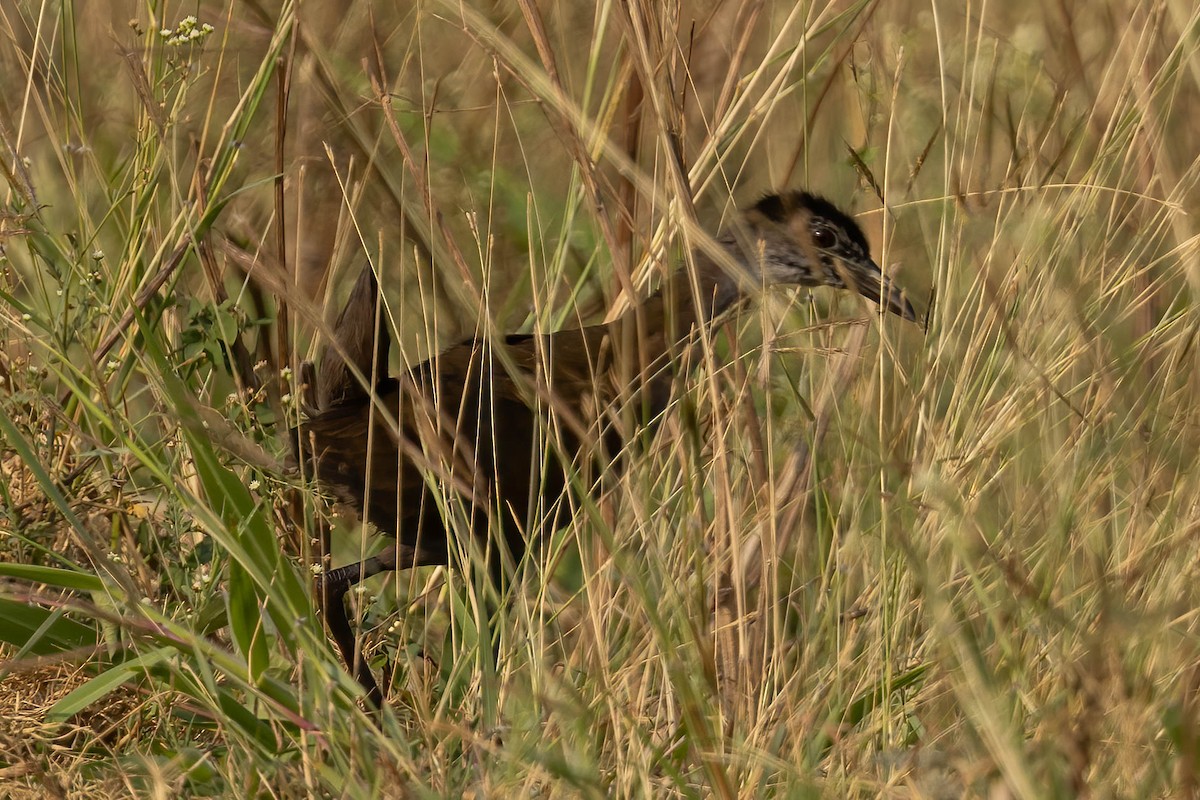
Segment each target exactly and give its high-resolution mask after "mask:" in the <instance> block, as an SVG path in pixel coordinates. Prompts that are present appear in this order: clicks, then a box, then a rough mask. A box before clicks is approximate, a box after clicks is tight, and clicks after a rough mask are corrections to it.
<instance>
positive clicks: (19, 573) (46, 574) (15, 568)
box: [0, 563, 105, 592]
mask: <svg viewBox="0 0 1200 800" xmlns="http://www.w3.org/2000/svg"><path fill="white" fill-rule="evenodd" d="M0 577H5V578H19V579H20V580H23V581H29V582H30V583H45V584H48V585H50V586H58V587H61V588H63V589H77V590H78V591H81V592H103V591H104V590H105V585H104V581H103V580H101V579H100V578H99V577H98V576H96V575H90V574H88V573H86V572H76V571H75V570H71V569H59V568H57V567H42V566H37V565H35V564H4V563H0Z"/></svg>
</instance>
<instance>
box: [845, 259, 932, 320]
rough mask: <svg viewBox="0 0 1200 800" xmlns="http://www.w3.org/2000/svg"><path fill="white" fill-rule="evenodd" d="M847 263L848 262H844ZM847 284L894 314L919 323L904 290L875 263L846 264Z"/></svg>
mask: <svg viewBox="0 0 1200 800" xmlns="http://www.w3.org/2000/svg"><path fill="white" fill-rule="evenodd" d="M843 263H846V262H843ZM846 267H847V268H848V269H847V270H846V271H847V272H848V273H849V275H847V276H846V278H848V279H849V280H847V283H849V284H850V286H851V287H852V288H854V289H855V290H856V291H858V293H859V294H861V295H862V296H863V297H865V298H867V299H868V300H874V301H875V302H876V303H879V305H881V306H883V307H884V308H885V309H887V310H888V311H890V312H892V313H893V314H895V315H897V316H899V317H903V318H904V319H906V320H908V321H909V322H916V321H917V312H916V311H914V310H913V307H912V303H910V302H908V298H907V297H905V296H904V290H903V289H901V288H900V287H899V286H897V285H896V284H895V283H893V282H892V281H891V280H890V279H889V278H888V277H887V276H886V275H884V274H883V270H881V269H880V268H879V265H878V264H876V263H875V262H874V261H871V260H867V261H858V262H849V263H846Z"/></svg>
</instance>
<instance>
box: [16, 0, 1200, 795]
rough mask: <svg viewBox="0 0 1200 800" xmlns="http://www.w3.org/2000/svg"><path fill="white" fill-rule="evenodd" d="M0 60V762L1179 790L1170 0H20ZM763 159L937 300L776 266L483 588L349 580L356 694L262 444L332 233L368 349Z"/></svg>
mask: <svg viewBox="0 0 1200 800" xmlns="http://www.w3.org/2000/svg"><path fill="white" fill-rule="evenodd" d="M191 14H195V15H196V17H198V19H197V20H196V21H195V22H190V21H187V18H188V17H189V15H191ZM0 87H3V91H0V167H2V169H3V177H4V179H5V180H4V182H3V185H2V186H0V198H2V202H3V205H2V206H0V270H2V271H0V337H2V339H0V341H2V343H3V344H2V347H0V412H2V413H0V642H3V644H0V657H2V658H3V659H5V660H3V661H0V795H4V796H13V797H34V796H59V797H89V798H91V797H102V796H123V795H127V794H130V793H136V794H138V795H139V796H140V795H143V794H144V795H145V796H164V797H165V796H175V795H177V794H179V793H181V792H185V793H189V794H214V795H233V794H238V795H242V796H246V797H250V796H272V797H302V796H311V795H317V796H336V797H378V796H385V797H410V796H412V797H417V796H425V797H441V796H445V797H460V796H465V797H480V798H482V797H530V796H540V797H577V796H585V797H605V796H613V797H635V796H636V797H707V796H718V797H734V796H737V797H746V798H759V797H809V796H813V797H816V796H827V797H851V796H852V797H860V796H862V797H870V796H888V797H914V798H916V797H920V798H950V797H960V796H989V797H1008V796H1013V797H1024V798H1041V797H1051V796H1055V797H1058V796H1061V797H1075V796H1098V797H1126V796H1128V797H1167V796H1178V795H1183V796H1193V795H1195V794H1196V793H1197V792H1200V625H1198V622H1197V608H1200V588H1198V587H1200V470H1198V469H1197V464H1196V454H1197V452H1200V379H1198V378H1197V375H1200V370H1198V369H1197V366H1200V365H1198V353H1200V346H1198V345H1197V342H1196V337H1197V326H1198V325H1200V316H1198V315H1197V311H1196V309H1195V308H1193V306H1192V303H1191V294H1192V292H1193V291H1196V290H1197V289H1200V246H1198V243H1200V226H1197V224H1196V215H1197V213H1200V192H1198V191H1197V178H1198V177H1200V156H1198V154H1200V122H1198V121H1197V120H1198V117H1197V114H1196V111H1195V109H1196V108H1197V107H1200V12H1198V11H1197V9H1196V8H1195V4H1194V3H1192V2H1187V1H1185V0H1111V2H1107V3H1093V2H1072V1H1070V0H1066V1H1065V2H1059V3H1035V2H1031V1H1029V0H1022V1H1021V2H1014V3H986V2H985V3H966V4H963V3H950V2H933V3H915V2H882V1H872V0H860V1H859V2H851V1H849V0H847V1H843V2H833V3H831V4H828V5H826V4H824V3H821V2H813V3H809V2H803V3H798V4H792V3H762V2H755V0H726V1H725V2H718V3H714V4H701V3H696V4H691V3H678V2H665V3H658V2H649V0H629V2H620V3H612V2H604V1H603V0H601V2H599V3H596V4H591V3H549V2H543V3H536V2H534V0H509V1H508V2H499V3H490V2H489V3H483V2H475V1H472V2H466V3H459V2H449V0H429V1H428V2H422V3H411V4H410V3H398V4H378V3H359V4H353V3H341V4H334V3H313V2H308V3H295V2H289V1H288V0H285V1H284V2H282V3H276V4H271V3H265V4H263V3H257V2H245V3H243V2H229V3H224V4H222V3H218V2H209V0H200V2H192V3H185V4H169V3H157V2H154V3H148V4H131V5H122V4H112V3H82V2H71V0H58V2H52V1H51V0H15V2H7V3H5V4H2V5H0ZM795 186H805V187H808V188H810V189H812V190H815V191H818V192H820V193H823V194H826V195H828V196H830V197H831V198H832V199H834V200H835V201H836V202H838V203H839V204H842V205H843V206H846V207H848V208H851V209H852V210H853V211H855V212H856V213H858V214H859V219H860V220H861V222H862V224H863V226H864V228H865V229H866V230H867V232H868V235H869V237H870V238H871V240H872V242H873V244H874V251H875V255H876V258H877V260H878V261H880V263H883V264H885V265H886V266H887V268H888V269H889V271H891V272H892V273H893V274H895V275H896V276H897V279H898V280H899V281H900V282H901V283H902V284H904V285H905V286H906V287H907V288H908V291H909V294H910V296H911V297H913V298H914V299H915V300H917V304H918V305H919V306H920V307H921V309H922V310H923V311H924V310H925V309H928V317H927V321H926V324H925V325H924V326H920V325H912V324H908V323H904V322H903V321H900V320H898V319H895V318H881V317H879V316H878V315H877V314H875V313H874V310H873V309H872V308H871V307H869V305H868V304H866V303H865V302H864V301H862V300H860V299H857V298H851V297H848V296H846V297H843V296H837V295H834V294H830V293H826V292H824V291H819V292H814V293H810V292H807V291H804V292H791V293H787V292H778V293H773V294H770V295H768V296H766V297H764V298H762V299H761V302H759V303H757V304H756V305H754V306H753V307H752V308H751V309H750V310H748V311H747V312H745V313H743V314H742V315H741V316H740V317H738V318H737V319H735V320H732V321H731V322H729V323H727V324H725V325H724V326H722V328H721V330H720V331H719V332H718V334H717V335H716V336H714V338H713V340H712V348H711V350H710V351H709V352H710V353H711V358H710V359H707V360H706V364H705V365H704V366H703V367H702V368H701V369H700V370H699V371H697V372H696V373H694V374H693V375H691V376H689V377H688V379H687V380H686V381H685V382H684V385H681V386H680V391H679V392H678V398H679V399H678V402H677V404H676V406H675V408H673V409H672V412H671V413H670V414H669V415H668V417H667V419H665V420H664V421H663V423H662V425H661V426H660V428H659V431H658V435H657V436H656V437H655V438H654V440H653V441H652V442H650V443H649V444H648V446H646V447H645V448H643V449H641V450H639V451H638V452H637V453H636V454H631V457H630V458H629V459H628V460H629V462H630V464H629V467H628V469H627V470H626V471H625V472H624V473H623V474H622V476H621V478H620V480H619V481H614V482H612V486H611V487H610V490H609V491H607V492H605V493H604V494H603V495H600V496H597V497H595V498H594V500H593V503H592V504H591V505H587V504H585V505H587V507H584V508H581V509H579V512H578V513H577V515H576V518H575V520H574V522H573V523H572V524H570V525H568V526H567V527H565V528H563V529H561V530H559V531H557V532H555V533H554V534H553V535H552V536H549V537H547V538H546V539H543V540H541V541H539V542H538V545H537V547H536V548H535V551H534V552H535V556H536V557H535V558H534V560H533V563H530V564H528V565H527V568H526V569H525V570H524V571H523V579H522V581H521V583H520V585H519V587H517V588H516V589H515V590H514V592H513V597H512V599H511V602H509V603H507V604H505V605H504V607H503V610H502V612H501V613H500V614H498V615H497V617H496V618H495V619H493V620H490V621H489V620H487V614H486V611H487V609H488V608H489V605H488V604H487V603H485V602H484V601H483V591H482V590H483V587H481V586H480V585H479V582H478V580H476V579H475V578H474V577H472V574H470V571H468V573H467V574H464V573H462V572H461V571H457V570H446V569H424V570H418V571H413V572H408V573H401V574H399V575H398V576H395V577H392V578H388V579H382V578H377V579H375V580H373V581H371V582H368V583H367V584H366V589H365V591H364V592H362V593H361V594H359V595H358V599H359V601H360V602H359V603H358V604H357V605H358V610H359V617H360V619H361V620H362V624H363V626H364V636H365V641H366V645H367V651H368V654H369V657H370V658H371V661H372V664H373V666H374V668H375V671H376V674H382V673H383V672H384V671H385V670H386V671H387V672H388V673H389V674H390V677H391V682H390V686H389V696H390V705H389V708H388V709H387V711H386V712H385V713H384V714H383V715H382V717H380V718H379V720H378V724H374V723H373V722H372V719H371V717H370V716H369V715H367V714H366V713H364V712H363V710H362V709H361V707H360V705H359V700H360V690H359V689H358V686H357V684H355V683H354V682H353V680H352V679H351V678H350V677H349V676H348V674H347V673H346V671H345V669H344V667H343V666H342V665H341V663H340V661H339V659H338V657H337V656H336V654H335V652H334V650H333V648H332V647H331V646H330V644H329V642H328V641H327V639H326V636H325V632H324V630H323V627H322V625H321V624H320V621H319V618H318V617H317V616H316V615H315V613H314V611H313V603H312V599H311V585H310V580H309V579H310V577H311V574H312V571H313V569H314V568H319V566H318V561H319V554H318V553H317V548H316V546H315V541H316V538H317V536H318V531H319V529H320V525H321V524H324V523H323V522H322V521H323V520H328V519H330V516H329V509H328V508H327V507H326V506H325V504H324V503H322V502H320V501H319V499H318V497H317V495H316V493H314V492H313V491H311V487H306V486H305V485H304V484H303V482H302V479H301V478H300V477H298V476H296V475H295V474H292V473H289V472H288V471H287V470H285V468H284V459H285V456H286V454H287V450H286V448H287V445H286V442H287V439H288V436H287V430H288V428H289V427H290V426H292V425H294V424H295V423H296V419H297V414H298V413H299V412H298V404H297V396H298V394H299V391H300V387H298V386H297V380H296V376H297V375H299V365H300V363H301V362H302V361H303V360H305V359H309V358H312V357H314V356H315V354H316V353H317V352H318V351H319V348H320V346H321V343H322V342H323V341H325V338H326V336H327V334H328V333H329V328H328V320H329V319H331V316H330V314H331V313H332V312H333V310H334V309H335V308H336V307H337V305H338V303H339V302H340V299H341V298H343V297H344V296H345V292H346V290H347V289H348V287H349V284H350V282H351V280H352V277H353V276H354V275H356V274H357V272H358V270H360V269H361V268H362V266H363V265H364V264H365V263H367V262H368V261H370V263H372V264H373V265H374V267H375V269H376V270H377V272H378V273H379V274H380V276H381V278H382V280H383V283H384V286H385V293H386V305H387V311H388V314H389V316H390V318H391V321H392V323H393V327H394V328H395V331H396V336H397V340H398V345H399V347H397V348H396V351H394V352H393V362H394V363H393V365H392V366H393V370H394V371H398V370H400V369H403V368H405V367H406V366H411V365H413V364H416V363H418V362H420V361H422V360H424V359H425V358H428V357H429V356H430V355H431V354H433V353H436V352H437V351H438V349H439V348H441V347H444V346H447V345H449V344H452V343H454V342H456V341H459V340H461V339H463V338H465V337H468V336H473V335H494V334H495V333H496V332H509V331H518V330H554V329H557V328H560V327H567V326H573V325H578V324H581V323H583V322H590V321H596V320H600V319H604V318H611V316H612V315H614V314H617V313H619V312H620V311H621V310H622V309H624V308H627V307H628V305H629V303H630V302H634V301H636V299H637V297H639V296H642V295H644V294H645V293H646V292H648V291H649V290H650V289H651V287H653V286H654V285H655V284H656V283H657V282H658V281H659V280H660V279H661V276H662V275H663V274H664V272H665V271H666V270H668V269H671V268H674V267H675V266H676V265H678V264H679V263H681V261H682V258H681V254H682V253H683V252H684V251H685V250H686V248H688V247H690V246H695V245H696V244H698V243H700V242H701V241H702V240H703V239H704V237H705V236H707V235H710V234H711V233H713V232H715V231H716V230H717V229H718V228H719V227H720V226H721V225H722V224H723V222H724V221H727V220H728V219H729V218H730V214H731V211H732V209H733V208H735V207H736V206H737V205H739V204H745V203H747V202H751V201H753V200H754V199H755V198H756V197H757V196H758V195H761V194H762V193H764V192H766V191H769V190H773V189H780V188H786V187H795ZM706 232H707V233H706ZM922 328H924V329H922ZM447 501H448V503H449V506H450V508H451V511H450V513H453V505H454V503H453V498H452V497H449V496H448V497H447ZM334 524H335V530H334V539H335V545H336V546H335V549H334V553H333V560H334V562H335V563H337V564H341V563H345V562H347V561H349V560H351V559H354V558H357V557H358V556H359V555H360V554H361V553H362V552H364V551H367V550H369V549H371V548H373V547H376V546H378V544H379V543H378V542H377V541H376V540H375V539H374V538H372V537H370V536H369V535H368V536H366V537H363V536H361V535H360V533H362V532H361V531H360V530H359V526H357V525H356V524H355V523H354V522H353V520H348V519H343V520H340V521H335V522H334ZM368 533H369V532H368ZM481 623H487V624H490V625H495V626H499V628H500V636H501V641H502V645H501V652H500V657H499V659H498V661H495V662H493V660H492V659H491V655H490V648H489V646H488V645H486V644H485V645H483V646H482V647H481V646H480V644H479V642H480V640H481V638H482V637H480V635H479V625H480V624H481ZM497 665H498V666H497Z"/></svg>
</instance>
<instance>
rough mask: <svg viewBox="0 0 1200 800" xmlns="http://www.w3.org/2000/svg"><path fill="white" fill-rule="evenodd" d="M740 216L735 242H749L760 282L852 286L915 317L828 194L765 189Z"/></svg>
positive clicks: (907, 316)
mask: <svg viewBox="0 0 1200 800" xmlns="http://www.w3.org/2000/svg"><path fill="white" fill-rule="evenodd" d="M742 219H743V226H744V228H743V230H742V231H739V235H738V237H737V246H738V247H740V248H742V249H745V248H747V247H750V248H753V250H754V252H753V253H751V254H749V255H750V257H751V258H750V260H751V261H752V262H754V264H755V266H756V267H757V268H758V270H759V271H760V276H759V277H760V278H761V280H762V282H763V283H764V284H766V285H775V284H787V285H796V286H833V287H835V288H838V289H853V290H855V291H857V292H858V293H859V294H861V295H863V296H864V297H866V298H868V299H870V300H874V301H875V302H877V303H880V304H881V305H882V306H883V307H884V308H886V309H887V310H888V311H891V312H892V313H893V314H897V315H899V316H901V317H903V318H904V319H907V320H913V321H915V320H916V318H917V315H916V312H914V311H913V307H912V305H911V304H910V303H909V302H908V299H907V298H906V297H905V296H904V292H903V291H902V290H901V289H900V287H899V286H897V285H896V284H894V283H892V281H890V280H889V279H888V278H887V276H885V275H884V274H883V272H882V270H880V269H879V265H878V264H876V263H875V262H874V260H872V259H871V248H870V246H869V245H868V244H867V238H866V237H865V236H863V232H862V229H861V228H859V227H858V223H856V222H855V221H854V220H853V219H851V218H850V217H849V216H848V215H847V214H846V213H845V212H843V211H842V210H841V209H839V208H838V207H837V206H835V205H834V204H833V203H830V202H829V201H828V200H825V199H824V198H821V197H817V196H815V195H811V194H808V193H807V192H799V191H796V192H787V193H784V194H775V195H768V196H767V197H764V198H763V199H762V200H760V201H759V202H758V203H757V204H755V205H754V206H753V207H752V208H750V209H749V210H747V211H746V212H744V214H743V217H742ZM731 243H732V242H731Z"/></svg>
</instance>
